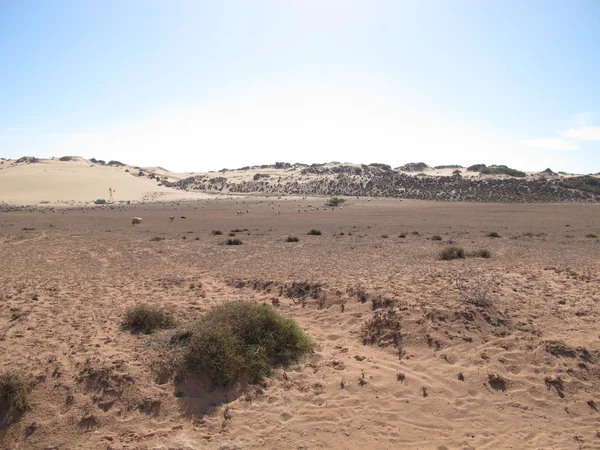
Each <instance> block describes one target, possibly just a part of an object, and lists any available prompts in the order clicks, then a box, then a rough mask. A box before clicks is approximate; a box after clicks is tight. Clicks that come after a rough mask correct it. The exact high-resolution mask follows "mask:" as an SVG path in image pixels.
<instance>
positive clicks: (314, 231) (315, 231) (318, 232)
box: [308, 228, 321, 236]
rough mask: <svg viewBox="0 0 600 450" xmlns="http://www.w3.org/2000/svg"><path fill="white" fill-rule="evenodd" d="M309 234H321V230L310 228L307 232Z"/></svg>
mask: <svg viewBox="0 0 600 450" xmlns="http://www.w3.org/2000/svg"><path fill="white" fill-rule="evenodd" d="M308 234H309V235H311V236H321V230H316V229H314V228H313V229H312V230H310V231H309V232H308Z"/></svg>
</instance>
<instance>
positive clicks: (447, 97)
mask: <svg viewBox="0 0 600 450" xmlns="http://www.w3.org/2000/svg"><path fill="white" fill-rule="evenodd" d="M598 42H600V3H597V2H595V1H569V2H567V1H552V2H547V1H537V0H536V1H531V2H526V3H525V2H520V1H503V2H500V1H497V2H479V1H475V0H461V1H444V0H429V1H419V2H415V1H372V2H367V1H358V0H355V1H341V0H331V1H327V2H317V1H316V0H306V1H296V0H289V1H268V0H262V1H255V2H244V1H232V2H227V3H226V4H225V3H224V2H216V1H199V2H185V1H175V2H163V1H146V2H138V1H125V2H121V1H119V2H117V1H106V2H102V3H91V2H82V3H75V2H68V1H56V2H47V1H42V0H39V1H19V2H3V3H2V4H0V58H1V60H2V61H3V64H2V66H3V70H2V71H1V72H0V83H1V85H2V86H3V88H2V89H1V90H0V156H3V157H7V158H19V157H21V156H25V155H31V156H37V157H52V156H54V157H60V156H64V155H76V156H83V157H86V158H90V157H95V158H98V159H104V160H106V161H108V160H111V159H114V160H120V161H123V162H125V163H129V164H135V165H140V166H162V167H165V168H167V169H169V170H172V171H181V172H189V171H208V170H220V169H223V168H228V169H234V168H240V167H243V166H251V165H261V164H273V163H275V162H276V161H285V162H290V163H295V162H300V163H306V164H311V163H325V162H331V161H340V162H352V163H365V164H369V163H374V162H376V163H384V164H389V165H391V166H392V167H397V166H401V165H403V164H406V163H408V162H419V161H423V162H425V163H427V164H429V165H431V166H435V165H442V164H462V165H464V166H469V165H472V164H476V163H485V164H488V165H490V164H505V165H508V166H509V167H514V168H516V169H520V170H526V171H542V170H544V169H546V168H548V167H549V168H551V169H552V170H554V171H566V172H572V173H597V172H600V78H598V76H597V74H598V73H600V46H598V45H597V43H598Z"/></svg>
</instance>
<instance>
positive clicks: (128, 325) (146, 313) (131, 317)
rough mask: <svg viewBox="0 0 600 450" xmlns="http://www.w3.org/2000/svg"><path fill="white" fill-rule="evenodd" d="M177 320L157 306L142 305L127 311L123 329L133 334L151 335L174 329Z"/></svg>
mask: <svg viewBox="0 0 600 450" xmlns="http://www.w3.org/2000/svg"><path fill="white" fill-rule="evenodd" d="M174 326H175V319H174V318H173V316H172V314H170V313H168V312H165V311H163V310H162V309H160V308H157V307H156V306H151V305H146V304H143V303H140V304H138V305H136V306H134V307H133V308H130V309H128V310H127V311H125V318H124V319H123V323H122V327H123V329H125V330H129V331H131V332H132V333H145V334H150V333H152V332H153V331H155V330H158V329H166V328H173V327H174Z"/></svg>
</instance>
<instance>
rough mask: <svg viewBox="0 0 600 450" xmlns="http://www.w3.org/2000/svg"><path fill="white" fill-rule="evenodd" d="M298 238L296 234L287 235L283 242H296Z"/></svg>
mask: <svg viewBox="0 0 600 450" xmlns="http://www.w3.org/2000/svg"><path fill="white" fill-rule="evenodd" d="M299 240H300V239H298V238H297V237H296V236H288V237H287V239H286V240H285V242H298V241H299Z"/></svg>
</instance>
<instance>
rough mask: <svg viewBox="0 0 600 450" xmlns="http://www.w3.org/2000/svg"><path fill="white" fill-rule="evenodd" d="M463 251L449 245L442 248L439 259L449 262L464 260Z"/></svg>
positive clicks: (460, 248)
mask: <svg viewBox="0 0 600 450" xmlns="http://www.w3.org/2000/svg"><path fill="white" fill-rule="evenodd" d="M464 257H465V250H464V249H463V248H462V247H457V246H456V245H449V246H448V247H446V248H444V249H443V250H442V251H441V253H440V259H441V260H444V261H450V260H451V259H464Z"/></svg>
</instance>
